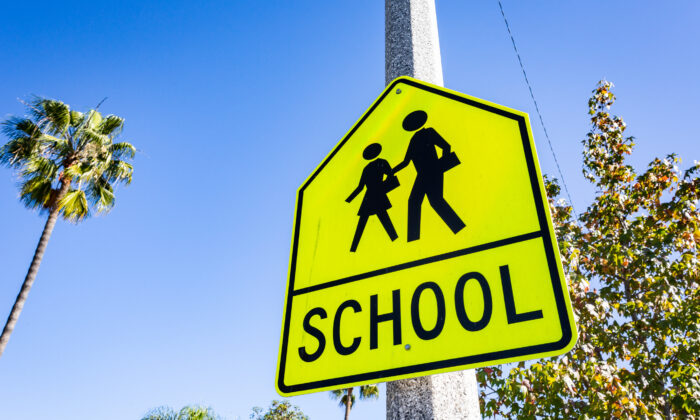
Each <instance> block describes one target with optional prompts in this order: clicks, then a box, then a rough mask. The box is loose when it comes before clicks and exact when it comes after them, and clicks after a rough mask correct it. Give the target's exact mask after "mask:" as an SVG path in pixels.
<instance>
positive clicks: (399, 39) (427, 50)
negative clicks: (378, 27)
mask: <svg viewBox="0 0 700 420" xmlns="http://www.w3.org/2000/svg"><path fill="white" fill-rule="evenodd" d="M384 7H385V23H384V25H385V46H384V48H385V79H386V84H387V85H388V84H389V83H391V81H392V80H394V79H396V78H397V77H399V76H411V77H415V78H416V79H420V80H424V81H426V82H429V83H433V84H435V85H439V86H442V85H443V78H442V59H441V57H440V38H439V36H438V27H437V16H436V12H435V0H385V6H384ZM386 418H387V420H399V419H410V418H425V419H450V418H463V419H468V420H475V419H481V410H480V408H479V389H478V387H477V383H476V372H475V371H474V370H463V371H459V372H449V373H443V374H439V375H431V376H421V377H418V378H410V379H403V380H400V381H393V382H387V383H386Z"/></svg>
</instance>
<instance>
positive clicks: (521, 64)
mask: <svg viewBox="0 0 700 420" xmlns="http://www.w3.org/2000/svg"><path fill="white" fill-rule="evenodd" d="M498 7H499V8H500V9H501V16H503V22H505V24H506V29H508V35H509V36H510V40H511V42H512V43H513V50H515V55H516V56H517V57H518V63H520V69H521V70H522V71H523V76H524V77H525V83H526V84H527V88H528V89H529V90H530V97H531V98H532V102H534V104H535V110H536V111H537V116H538V117H539V119H540V124H542V130H544V136H545V137H546V138H547V144H548V145H549V150H550V151H551V152H552V157H554V163H555V164H556V166H557V171H559V176H560V177H561V183H562V185H563V186H564V191H566V196H567V198H568V199H569V203H570V204H571V210H572V211H573V212H574V216H575V217H576V219H578V213H576V209H575V208H574V201H573V200H572V199H571V194H569V188H568V187H567V186H566V181H565V180H564V174H563V173H562V171H561V167H560V166H559V161H558V160H557V154H556V153H554V148H553V147H552V141H551V140H550V139H549V133H547V127H546V126H545V125H544V120H543V119H542V113H541V112H540V107H539V106H538V105H537V100H536V99H535V94H534V93H532V86H531V85H530V80H528V78H527V73H526V72H525V66H524V65H523V60H522V59H521V58H520V53H519V52H518V47H517V46H516V45H515V38H513V32H511V30H510V25H509V24H508V19H506V14H505V12H504V11H503V5H502V4H501V0H498Z"/></svg>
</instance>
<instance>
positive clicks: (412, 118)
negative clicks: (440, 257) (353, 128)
mask: <svg viewBox="0 0 700 420" xmlns="http://www.w3.org/2000/svg"><path fill="white" fill-rule="evenodd" d="M427 120H428V114H427V113H426V112H425V111H413V112H411V113H410V114H408V115H407V116H406V118H404V120H403V129H404V130H406V131H416V130H417V131H416V133H415V134H413V137H411V141H410V142H409V144H408V149H407V150H406V157H405V158H404V159H403V161H402V162H401V163H399V164H398V165H396V166H395V167H394V169H393V170H392V172H393V173H396V172H398V171H400V170H401V169H403V168H405V167H406V166H408V164H409V163H410V162H413V166H414V167H415V168H416V180H415V182H414V184H413V189H411V195H410V196H409V197H408V234H407V238H408V241H409V242H411V241H415V240H417V239H420V217H421V205H422V204H423V199H424V198H425V197H428V202H429V203H430V205H431V206H432V208H433V210H435V212H436V213H437V214H438V216H440V218H441V219H442V220H443V221H444V222H445V224H447V226H448V227H449V228H450V229H451V230H452V232H453V233H457V232H459V231H460V230H462V228H464V226H465V225H464V222H463V221H462V219H460V218H459V216H457V213H455V211H454V210H453V209H452V207H450V205H449V204H447V201H445V198H444V197H443V186H444V172H445V170H446V169H448V168H449V167H451V166H449V165H450V164H449V163H447V162H448V161H449V160H450V159H449V157H450V152H451V148H450V145H449V143H447V142H446V141H445V139H443V138H442V137H441V136H440V134H438V132H437V131H435V129H433V128H421V127H423V126H424V125H425V123H426V121H427ZM436 146H437V147H439V148H440V149H442V156H441V158H440V159H438V155H437V151H436V149H435V147H436ZM452 161H453V163H452V166H454V165H456V164H458V163H459V161H458V160H457V157H456V155H454V154H453V159H452ZM455 161H456V163H455Z"/></svg>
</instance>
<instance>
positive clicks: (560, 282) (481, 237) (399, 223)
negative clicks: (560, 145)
mask: <svg viewBox="0 0 700 420" xmlns="http://www.w3.org/2000/svg"><path fill="white" fill-rule="evenodd" d="M294 220H295V222H294V234H293V238H292V252H291V258H290V269H289V282H288V286H287V295H286V301H285V310H284V321H283V326H282V340H281V345H280V355H279V363H278V371H277V384H276V385H277V389H278V391H279V392H280V393H281V394H282V395H295V394H301V393H306V392H313V391H320V390H324V389H338V388H344V387H349V386H354V385H360V384H365V383H371V382H378V381H387V380H394V379H400V378H407V377H414V376H421V375H426V374H431V373H437V372H447V371H453V370H460V369H465V368H472V367H478V366H488V365H494V364H500V363H506V362H511V361H518V360H526V359H532V358H538V357H543V356H551V355H556V354H562V353H564V352H566V351H568V350H569V349H570V348H571V347H573V345H574V343H575V342H576V326H575V324H574V321H573V314H572V311H571V305H570V302H569V296H568V292H567V288H566V282H565V277H564V274H563V270H562V266H561V261H560V257H559V251H558V249H557V242H556V238H555V236H554V230H553V227H552V222H551V217H550V215H549V209H548V204H547V198H546V196H545V193H544V186H543V184H542V179H541V175H540V172H539V167H538V163H537V158H536V153H535V147H534V142H533V140H532V135H531V134H530V129H529V123H528V119H527V115H526V114H524V113H522V112H519V111H515V110H512V109H509V108H506V107H503V106H500V105H496V104H493V103H490V102H487V101H483V100H480V99H476V98H473V97H469V96H466V95H462V94H459V93H456V92H453V91H449V90H447V89H444V88H441V87H437V86H433V85H430V84H427V83H423V82H420V81H417V80H415V79H411V78H408V77H401V78H399V79H396V80H395V81H393V82H392V83H391V84H390V85H389V86H388V87H387V89H386V90H385V91H384V92H383V93H382V95H381V96H380V97H379V99H377V101H375V103H374V104H373V105H372V106H371V107H370V109H369V110H368V111H367V112H366V113H365V114H364V115H363V116H362V117H361V118H360V120H359V121H358V122H357V123H356V124H355V125H354V126H353V127H352V129H351V130H350V131H349V132H348V134H347V135H346V136H345V137H344V138H343V139H342V140H341V141H340V143H339V144H338V145H337V146H336V147H335V148H334V149H333V150H332V151H331V153H330V154H329V155H328V157H326V159H324V161H323V162H322V163H321V164H320V165H319V167H318V168H317V169H316V170H315V171H314V172H313V173H312V174H311V176H310V177H309V178H308V179H307V180H306V181H305V182H304V183H303V184H302V186H301V187H300V188H299V191H298V195H297V205H296V215H295V219H294Z"/></svg>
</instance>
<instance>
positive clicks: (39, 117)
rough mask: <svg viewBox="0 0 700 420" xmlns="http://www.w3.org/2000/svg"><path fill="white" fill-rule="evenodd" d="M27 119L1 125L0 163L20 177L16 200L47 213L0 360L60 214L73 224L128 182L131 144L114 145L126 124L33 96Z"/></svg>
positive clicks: (105, 204) (109, 202) (1, 341)
mask: <svg viewBox="0 0 700 420" xmlns="http://www.w3.org/2000/svg"><path fill="white" fill-rule="evenodd" d="M26 106H27V112H28V115H27V116H25V117H13V118H9V119H8V120H6V121H4V122H3V126H2V127H3V133H4V134H5V136H7V137H8V139H9V141H8V142H7V143H6V144H5V145H3V146H2V147H0V164H2V165H4V166H7V167H9V168H11V169H14V170H16V171H17V172H18V174H19V176H20V183H19V188H20V199H21V200H22V202H23V203H24V205H25V206H26V207H28V208H30V209H38V210H39V211H40V212H42V213H45V214H48V218H47V220H46V224H45V226H44V230H43V232H42V234H41V238H40V239H39V244H38V246H37V248H36V251H35V252H34V258H33V259H32V262H31V264H30V266H29V270H28V272H27V276H26V277H25V279H24V283H23V284H22V288H21V290H20V293H19V295H18V296H17V299H16V301H15V304H14V306H13V307H12V311H11V312H10V316H9V317H8V319H7V322H6V323H5V328H4V329H3V331H2V335H1V336H0V356H1V355H2V353H3V352H4V350H5V347H6V346H7V342H8V340H9V339H10V335H11V334H12V331H13V330H14V328H15V325H16V323H17V319H18V318H19V314H20V313H21V311H22V308H23V307H24V303H25V302H26V300H27V295H28V294H29V290H30V289H31V287H32V284H33V283H34V280H35V279H36V274H37V271H38V270H39V265H40V264H41V259H42V257H43V256H44V252H45V251H46V245H47V244H48V241H49V238H50V237H51V232H52V231H53V228H54V226H55V224H56V221H57V219H58V216H59V215H60V216H61V217H63V218H64V219H66V220H68V221H71V222H74V223H77V222H79V221H81V220H83V219H85V218H86V217H87V216H88V215H89V214H90V213H91V210H92V211H93V212H97V213H100V212H107V211H109V210H110V209H111V208H112V207H113V206H114V185H115V184H117V183H126V184H129V183H130V182H131V177H132V173H133V168H132V166H131V164H130V163H128V162H127V159H132V158H133V157H134V154H135V151H136V150H135V149H134V146H132V145H131V144H129V143H126V142H116V141H115V139H116V138H117V136H118V135H119V134H120V133H121V130H122V127H123V126H124V120H123V119H122V118H120V117H118V116H116V115H107V116H105V117H103V116H102V115H101V114H100V113H99V112H98V111H97V109H91V110H89V111H88V112H85V113H83V112H78V111H74V110H71V109H70V107H69V106H68V105H66V104H64V103H63V102H60V101H56V100H52V99H44V98H35V99H34V100H33V101H31V102H30V103H28V104H26Z"/></svg>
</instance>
